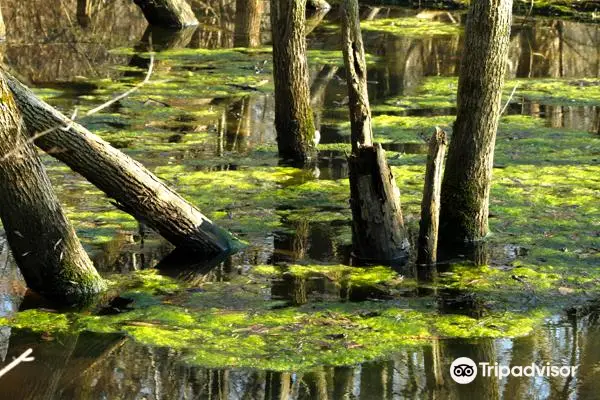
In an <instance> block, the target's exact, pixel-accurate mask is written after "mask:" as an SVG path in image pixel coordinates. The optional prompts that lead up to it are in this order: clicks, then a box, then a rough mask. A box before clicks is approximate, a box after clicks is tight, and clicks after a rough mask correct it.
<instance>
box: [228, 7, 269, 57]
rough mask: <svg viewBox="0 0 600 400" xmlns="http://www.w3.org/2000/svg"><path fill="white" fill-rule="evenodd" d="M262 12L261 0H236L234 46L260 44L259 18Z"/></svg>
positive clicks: (255, 45) (256, 45)
mask: <svg viewBox="0 0 600 400" xmlns="http://www.w3.org/2000/svg"><path fill="white" fill-rule="evenodd" d="M262 13H263V1H262V0H236V2H235V32H234V37H233V44H234V46H235V47H258V46H260V20H261V17H262Z"/></svg>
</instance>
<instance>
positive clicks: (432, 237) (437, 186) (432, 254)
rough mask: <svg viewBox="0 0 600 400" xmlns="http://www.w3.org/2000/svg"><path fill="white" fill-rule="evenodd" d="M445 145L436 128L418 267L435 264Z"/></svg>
mask: <svg viewBox="0 0 600 400" xmlns="http://www.w3.org/2000/svg"><path fill="white" fill-rule="evenodd" d="M446 143H447V138H446V132H444V131H443V130H441V129H440V128H438V127H436V128H435V132H434V134H433V135H432V136H431V139H429V154H428V156H427V168H426V170H425V187H424V189H423V200H422V202H421V222H420V230H419V250H418V251H419V253H418V256H417V264H420V265H432V264H435V262H436V255H437V241H438V226H439V218H440V192H441V187H442V173H443V170H444V156H445V155H446Z"/></svg>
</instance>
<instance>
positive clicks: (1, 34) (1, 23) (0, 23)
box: [0, 8, 6, 40]
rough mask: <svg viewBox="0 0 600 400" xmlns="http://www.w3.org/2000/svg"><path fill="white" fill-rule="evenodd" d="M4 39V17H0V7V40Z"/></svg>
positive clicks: (0, 14) (0, 13)
mask: <svg viewBox="0 0 600 400" xmlns="http://www.w3.org/2000/svg"><path fill="white" fill-rule="evenodd" d="M4 39H6V26H5V25H4V18H3V17H2V9H1V8H0V40H4Z"/></svg>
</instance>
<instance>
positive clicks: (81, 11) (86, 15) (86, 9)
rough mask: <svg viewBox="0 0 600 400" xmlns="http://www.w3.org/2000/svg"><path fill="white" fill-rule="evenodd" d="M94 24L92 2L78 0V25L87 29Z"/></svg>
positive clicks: (89, 0) (90, 0)
mask: <svg viewBox="0 0 600 400" xmlns="http://www.w3.org/2000/svg"><path fill="white" fill-rule="evenodd" d="M91 22H92V0H77V23H78V24H79V26H81V27H82V28H87V27H88V26H89V25H90V23H91Z"/></svg>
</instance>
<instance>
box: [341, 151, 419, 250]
mask: <svg viewBox="0 0 600 400" xmlns="http://www.w3.org/2000/svg"><path fill="white" fill-rule="evenodd" d="M348 167H349V171H350V207H351V209H352V243H353V246H354V251H355V253H356V256H357V257H358V258H359V259H363V260H372V261H374V262H380V261H381V262H386V261H396V262H397V261H402V260H404V259H406V258H407V257H408V250H409V243H408V240H407V238H406V233H405V230H404V221H403V219H402V211H401V208H400V190H399V189H398V186H397V185H396V181H395V180H394V175H393V174H392V171H391V170H390V168H389V166H388V164H387V160H386V157H385V151H384V150H383V149H382V148H381V145H380V144H379V143H376V144H375V146H367V147H361V148H359V149H358V150H357V151H356V152H354V153H353V154H352V155H351V156H350V157H349V158H348Z"/></svg>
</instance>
